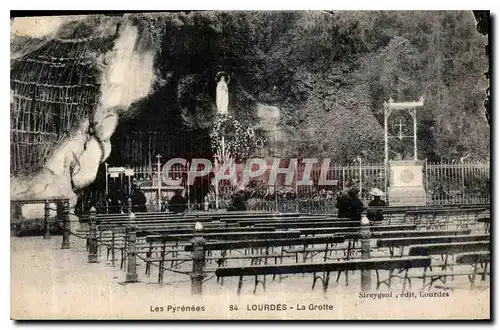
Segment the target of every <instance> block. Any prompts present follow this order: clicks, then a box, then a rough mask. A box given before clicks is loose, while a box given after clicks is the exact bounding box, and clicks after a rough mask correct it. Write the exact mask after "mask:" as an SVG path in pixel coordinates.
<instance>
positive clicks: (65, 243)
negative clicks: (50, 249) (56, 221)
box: [59, 199, 71, 249]
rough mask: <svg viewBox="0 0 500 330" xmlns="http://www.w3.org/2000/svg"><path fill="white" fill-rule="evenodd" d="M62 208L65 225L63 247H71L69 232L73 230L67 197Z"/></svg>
mask: <svg viewBox="0 0 500 330" xmlns="http://www.w3.org/2000/svg"><path fill="white" fill-rule="evenodd" d="M61 204H62V205H61V207H59V210H61V212H62V214H61V215H60V217H61V220H62V226H63V240H62V246H61V249H69V232H70V230H71V224H70V222H69V200H67V199H65V200H64V201H62V202H61Z"/></svg>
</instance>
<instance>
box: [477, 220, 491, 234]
mask: <svg viewBox="0 0 500 330" xmlns="http://www.w3.org/2000/svg"><path fill="white" fill-rule="evenodd" d="M477 222H478V223H483V224H484V233H485V234H488V233H489V232H490V223H491V219H490V217H481V218H479V219H477Z"/></svg>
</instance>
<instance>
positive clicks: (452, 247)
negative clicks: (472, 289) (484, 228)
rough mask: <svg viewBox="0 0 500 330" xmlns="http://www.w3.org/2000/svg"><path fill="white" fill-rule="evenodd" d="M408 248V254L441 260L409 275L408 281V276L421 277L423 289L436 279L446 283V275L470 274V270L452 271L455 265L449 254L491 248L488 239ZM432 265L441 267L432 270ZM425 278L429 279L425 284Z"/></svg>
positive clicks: (483, 250) (430, 286)
mask: <svg viewBox="0 0 500 330" xmlns="http://www.w3.org/2000/svg"><path fill="white" fill-rule="evenodd" d="M409 249H410V251H409V255H410V256H433V255H440V256H441V260H442V261H440V263H439V264H436V265H430V266H429V267H426V268H425V269H424V272H423V274H422V275H416V276H411V277H409V278H408V281H410V278H421V279H422V281H423V282H422V289H423V290H424V289H425V288H426V287H428V289H430V288H432V285H433V284H434V282H436V281H438V280H439V281H441V282H443V283H444V284H446V279H447V278H448V277H452V278H453V277H454V276H465V275H470V274H471V273H470V271H466V272H460V271H454V270H453V267H454V266H455V264H454V263H452V262H450V260H449V256H452V257H453V256H454V255H456V254H460V253H476V252H488V251H490V249H491V243H490V241H488V240H486V241H478V242H461V243H438V244H422V245H413V246H410V248H409ZM433 267H434V268H441V270H440V271H433V270H432V268H433ZM429 271H430V272H429ZM427 279H429V280H430V281H429V283H427V284H426V280H427ZM410 285H411V282H410Z"/></svg>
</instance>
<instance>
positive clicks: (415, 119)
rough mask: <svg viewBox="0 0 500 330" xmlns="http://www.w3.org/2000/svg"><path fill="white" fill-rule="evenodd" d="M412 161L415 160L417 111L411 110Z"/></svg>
mask: <svg viewBox="0 0 500 330" xmlns="http://www.w3.org/2000/svg"><path fill="white" fill-rule="evenodd" d="M412 112H413V116H412V117H413V160H417V109H416V108H413V111H412Z"/></svg>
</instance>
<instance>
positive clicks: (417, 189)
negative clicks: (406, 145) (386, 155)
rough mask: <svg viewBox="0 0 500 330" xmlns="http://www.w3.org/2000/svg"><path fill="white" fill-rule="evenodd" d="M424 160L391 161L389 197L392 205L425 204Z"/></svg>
mask: <svg viewBox="0 0 500 330" xmlns="http://www.w3.org/2000/svg"><path fill="white" fill-rule="evenodd" d="M423 169H424V162H423V161H419V160H417V161H414V160H406V161H389V187H388V198H389V205H390V206H408V205H412V206H424V205H426V192H425V188H424V180H423Z"/></svg>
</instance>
